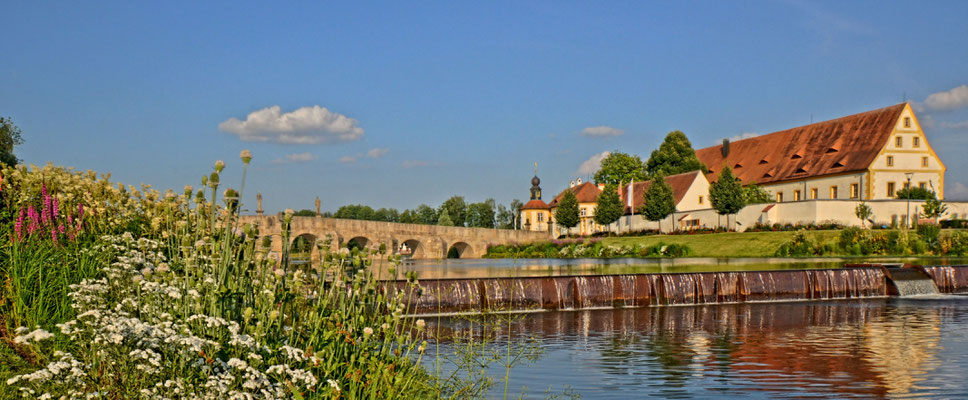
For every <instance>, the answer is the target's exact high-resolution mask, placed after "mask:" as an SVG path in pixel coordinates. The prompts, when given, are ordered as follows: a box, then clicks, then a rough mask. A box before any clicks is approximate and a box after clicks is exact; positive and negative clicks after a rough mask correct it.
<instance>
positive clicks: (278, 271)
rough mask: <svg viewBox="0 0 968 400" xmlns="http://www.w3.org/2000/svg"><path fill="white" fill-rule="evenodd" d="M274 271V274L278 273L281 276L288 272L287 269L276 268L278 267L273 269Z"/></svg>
mask: <svg viewBox="0 0 968 400" xmlns="http://www.w3.org/2000/svg"><path fill="white" fill-rule="evenodd" d="M272 273H273V274H276V276H279V277H281V276H283V275H285V274H286V271H283V270H282V268H276V269H274V270H272Z"/></svg>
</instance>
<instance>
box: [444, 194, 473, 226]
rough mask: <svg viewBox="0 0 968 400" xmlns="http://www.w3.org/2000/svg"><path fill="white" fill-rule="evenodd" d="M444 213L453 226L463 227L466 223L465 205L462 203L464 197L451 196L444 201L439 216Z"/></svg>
mask: <svg viewBox="0 0 968 400" xmlns="http://www.w3.org/2000/svg"><path fill="white" fill-rule="evenodd" d="M444 213H446V214H447V215H449V216H450V219H451V221H452V222H453V223H454V226H464V222H466V221H467V203H466V202H464V196H453V197H451V198H449V199H447V201H444V204H441V205H440V214H441V215H443V214H444Z"/></svg>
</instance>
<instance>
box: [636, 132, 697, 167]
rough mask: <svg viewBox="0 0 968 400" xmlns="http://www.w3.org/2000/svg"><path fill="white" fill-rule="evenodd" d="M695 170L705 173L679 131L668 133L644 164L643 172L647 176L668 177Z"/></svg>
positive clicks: (686, 140) (687, 141)
mask: <svg viewBox="0 0 968 400" xmlns="http://www.w3.org/2000/svg"><path fill="white" fill-rule="evenodd" d="M696 170H701V171H703V172H706V171H707V169H706V166H705V165H703V163H702V162H700V161H699V158H698V157H696V151H695V150H693V148H692V143H690V142H689V138H687V137H686V134H685V133H682V132H681V131H672V132H669V134H668V135H666V137H665V140H663V141H662V144H661V145H659V148H658V149H655V150H653V151H652V154H651V155H650V156H649V161H647V162H646V163H645V172H646V173H648V174H649V176H656V175H659V174H661V175H663V176H669V175H675V174H681V173H684V172H690V171H696Z"/></svg>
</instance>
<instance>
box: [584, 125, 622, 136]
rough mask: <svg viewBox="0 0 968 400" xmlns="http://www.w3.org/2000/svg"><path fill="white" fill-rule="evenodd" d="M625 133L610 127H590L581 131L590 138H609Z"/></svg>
mask: <svg viewBox="0 0 968 400" xmlns="http://www.w3.org/2000/svg"><path fill="white" fill-rule="evenodd" d="M624 133H625V131H623V130H621V129H616V128H612V127H610V126H605V125H600V126H589V127H587V128H585V129H582V130H581V134H582V135H583V136H588V137H608V136H619V135H622V134H624Z"/></svg>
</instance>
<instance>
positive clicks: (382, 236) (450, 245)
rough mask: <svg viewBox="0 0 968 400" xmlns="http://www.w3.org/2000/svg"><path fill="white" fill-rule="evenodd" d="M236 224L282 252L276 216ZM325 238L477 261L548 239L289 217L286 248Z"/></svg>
mask: <svg viewBox="0 0 968 400" xmlns="http://www.w3.org/2000/svg"><path fill="white" fill-rule="evenodd" d="M240 222H241V223H243V224H246V223H251V224H254V225H256V226H258V227H259V233H260V235H261V236H267V235H269V236H271V237H272V250H273V251H281V250H282V242H281V240H280V238H281V234H282V231H281V228H282V221H281V220H280V217H279V216H276V215H249V216H242V217H241V218H240ZM327 236H328V237H331V238H332V244H331V247H332V248H333V249H336V248H338V247H339V246H342V245H347V244H349V243H350V242H356V244H357V245H359V246H363V247H368V246H379V245H380V244H385V245H386V247H387V250H388V251H392V252H393V253H399V252H400V250H401V249H407V251H409V252H410V253H411V257H412V258H413V259H438V258H447V255H448V253H453V252H456V255H457V256H458V257H460V258H480V257H481V256H483V255H484V253H486V252H487V248H488V246H494V245H502V244H511V243H529V242H535V241H541V240H548V239H551V236H550V234H549V233H548V232H531V231H521V230H509V229H491V228H464V227H454V226H438V225H420V224H401V223H395V222H380V221H363V220H352V219H338V218H323V217H292V223H291V230H290V236H289V238H290V243H289V245H292V242H293V241H295V240H296V239H297V238H299V237H302V238H304V239H306V240H308V241H309V242H310V243H313V242H315V241H316V240H326V238H327Z"/></svg>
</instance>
